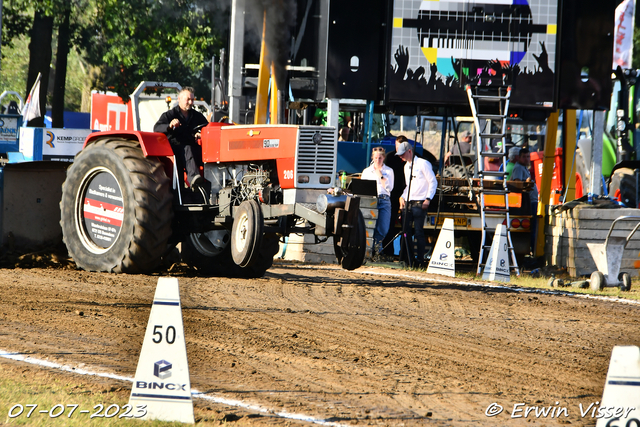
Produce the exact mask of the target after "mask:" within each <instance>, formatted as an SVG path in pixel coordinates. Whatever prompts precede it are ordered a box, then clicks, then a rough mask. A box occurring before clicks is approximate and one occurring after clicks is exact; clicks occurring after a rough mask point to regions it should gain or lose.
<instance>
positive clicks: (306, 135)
mask: <svg viewBox="0 0 640 427" xmlns="http://www.w3.org/2000/svg"><path fill="white" fill-rule="evenodd" d="M317 134H319V135H320V136H321V137H322V140H321V141H320V142H319V143H317V141H318V139H319V138H318V137H317V136H316V141H314V135H317ZM337 147H338V146H337V142H336V132H335V128H333V127H326V126H300V131H299V140H298V156H297V165H296V166H297V172H298V174H303V175H309V176H310V177H311V176H314V175H318V176H320V175H329V176H332V177H333V174H334V173H335V170H336V159H337ZM312 182H313V180H312V181H311V183H312ZM317 182H318V181H316V183H317Z"/></svg>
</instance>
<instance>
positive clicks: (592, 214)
mask: <svg viewBox="0 0 640 427" xmlns="http://www.w3.org/2000/svg"><path fill="white" fill-rule="evenodd" d="M629 215H631V216H640V209H593V208H580V209H573V210H570V211H565V212H563V213H561V214H560V215H553V214H552V213H550V212H549V213H548V214H547V221H546V225H545V259H546V261H547V265H556V266H558V267H566V268H567V271H568V273H569V274H570V275H571V276H572V277H579V276H588V275H591V273H593V272H594V271H596V270H597V268H596V264H595V262H594V261H593V258H592V257H591V253H590V252H589V248H588V247H587V243H600V244H602V243H604V240H605V238H606V237H607V233H608V232H609V228H610V227H611V223H612V222H613V220H614V219H616V218H619V217H621V216H629ZM636 224H637V222H634V221H623V222H618V223H617V224H616V226H615V229H614V230H613V232H612V234H611V235H612V236H622V237H626V236H628V235H629V233H630V232H631V230H633V228H634V227H635V225H636ZM620 262H621V264H620V270H621V271H626V272H628V273H629V274H631V276H635V275H638V274H639V273H640V232H637V233H636V234H635V235H634V236H633V237H632V238H631V240H630V241H629V244H628V245H627V247H626V249H625V250H624V253H623V256H622V260H621V261H620Z"/></svg>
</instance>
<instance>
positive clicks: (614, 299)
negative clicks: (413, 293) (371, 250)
mask: <svg viewBox="0 0 640 427" xmlns="http://www.w3.org/2000/svg"><path fill="white" fill-rule="evenodd" d="M296 268H309V269H313V270H320V269H324V270H342V268H340V267H338V266H336V267H331V266H315V267H307V266H296ZM352 273H359V274H370V275H372V276H391V277H403V278H406V279H411V280H416V281H420V282H436V283H446V284H448V285H462V286H477V287H480V288H495V289H505V290H509V291H514V292H524V293H530V294H546V295H561V296H568V297H575V298H587V299H595V300H600V301H609V302H617V303H621V304H631V305H640V301H638V300H631V299H625V298H617V297H607V296H603V295H591V294H579V293H575V292H565V291H558V290H553V291H552V290H546V289H540V288H521V287H517V286H508V285H494V284H492V283H486V282H481V283H478V282H467V281H459V280H446V279H436V278H433V277H423V276H412V275H410V274H398V273H386V272H383V271H376V270H371V269H367V268H366V267H365V268H364V269H363V270H354V271H352Z"/></svg>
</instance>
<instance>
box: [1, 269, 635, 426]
mask: <svg viewBox="0 0 640 427" xmlns="http://www.w3.org/2000/svg"><path fill="white" fill-rule="evenodd" d="M163 275H173V276H176V277H178V278H179V283H180V290H181V302H182V306H183V318H184V325H185V335H186V339H187V342H186V345H187V352H188V358H189V365H190V372H191V383H192V386H193V387H194V388H196V389H198V390H200V391H204V392H207V393H209V394H212V395H216V396H220V397H225V398H229V399H238V400H243V401H245V402H250V403H254V404H259V405H261V406H263V407H266V408H271V409H273V410H274V411H282V410H284V411H287V412H289V413H296V414H306V415H308V416H313V417H316V418H317V419H321V420H326V421H331V422H335V423H339V424H343V425H390V426H391V425H393V426H396V425H405V426H414V425H435V426H440V425H442V426H469V425H486V426H494V425H506V424H508V425H525V423H527V424H528V425H531V424H536V425H565V424H571V425H595V419H594V418H591V417H590V416H588V417H584V418H582V417H581V416H580V410H579V408H580V406H579V405H580V404H581V405H582V406H583V407H585V408H586V407H588V406H589V405H590V404H591V403H594V402H598V401H599V400H600V398H601V397H602V388H603V385H604V380H605V377H606V373H607V369H608V364H609V358H610V355H611V350H612V348H613V347H614V346H615V345H638V344H640V342H639V341H640V339H639V338H640V333H639V332H638V331H639V330H640V328H639V326H640V306H639V305H636V304H624V303H618V302H614V301H604V300H595V299H586V298H581V297H575V296H568V295H562V294H549V293H547V294H545V293H540V292H522V291H519V290H517V289H513V288H509V287H496V288H491V287H480V286H472V285H464V284H452V283H447V282H446V281H441V280H442V278H439V279H438V280H434V279H435V278H436V277H435V276H428V275H426V274H424V273H411V274H409V273H405V272H401V271H399V270H385V269H380V268H361V269H359V270H358V271H356V272H347V271H343V270H339V269H337V268H336V267H331V266H322V267H317V268H314V267H311V268H310V267H304V266H296V265H292V264H276V265H274V267H273V268H272V269H271V270H269V271H268V272H267V274H266V276H265V277H264V278H262V279H258V280H239V279H227V278H207V277H198V276H196V275H194V274H193V273H192V272H189V271H188V270H184V269H183V270H181V269H179V268H178V269H174V270H173V271H172V272H165V273H163ZM157 279H158V275H149V276H144V275H114V274H98V273H88V272H84V271H78V270H75V269H73V268H63V267H60V268H12V269H0V283H2V290H3V292H2V299H1V301H0V336H1V341H0V349H2V350H5V351H14V352H22V353H29V354H31V355H32V356H34V357H38V358H42V359H47V360H51V361H55V362H57V363H64V364H71V365H82V364H84V366H90V367H92V368H96V369H101V370H104V371H106V372H112V373H116V374H119V375H125V376H130V377H132V376H133V375H134V373H135V369H136V366H137V362H138V355H139V351H140V348H141V344H142V339H143V336H144V332H145V328H146V325H147V320H148V316H149V312H150V308H151V302H152V300H153V295H154V292H155V287H156V284H157ZM9 363H13V362H8V361H5V360H3V359H0V366H2V365H5V366H7V364H9ZM30 369H31V370H33V368H30ZM100 381H103V380H100ZM104 381H107V382H108V380H104ZM114 383H115V381H114ZM120 386H121V384H118V387H120ZM125 391H126V390H125ZM493 403H495V404H498V405H500V406H502V407H503V408H504V411H503V412H502V413H500V414H499V415H496V416H495V417H488V416H486V415H485V412H486V411H487V410H488V409H487V408H489V407H490V405H491V404H493ZM519 403H524V404H525V405H526V406H537V407H539V408H542V407H552V408H567V411H566V412H567V413H568V415H569V416H568V417H565V416H564V415H562V416H561V417H560V418H556V417H551V416H547V417H543V416H541V417H536V416H535V415H534V414H533V413H532V414H530V415H529V417H527V418H524V417H522V418H511V416H512V415H523V412H520V413H518V412H516V413H515V414H513V408H514V405H515V404H519ZM196 405H205V406H211V405H212V404H210V403H206V404H205V403H201V402H198V401H196ZM214 406H215V405H214ZM520 408H524V406H521V407H520ZM243 411H244V412H243V413H244V414H247V413H250V412H251V410H243ZM253 419H256V420H258V418H251V417H245V418H243V420H245V422H247V421H248V422H249V424H251V420H253ZM260 422H263V421H256V423H260ZM270 422H271V423H274V422H275V423H276V424H277V423H279V422H281V423H282V424H283V425H284V424H285V423H289V421H286V420H283V419H280V420H279V419H277V418H276V419H275V421H274V419H271V420H270ZM295 423H296V424H308V423H298V422H295Z"/></svg>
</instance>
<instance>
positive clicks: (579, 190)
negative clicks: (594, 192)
mask: <svg viewBox="0 0 640 427" xmlns="http://www.w3.org/2000/svg"><path fill="white" fill-rule="evenodd" d="M575 174H576V199H579V198H580V197H582V196H584V195H586V194H588V193H589V184H590V182H591V180H590V178H589V165H588V164H587V162H586V161H585V160H584V156H583V155H582V151H580V149H579V148H577V149H576V165H575Z"/></svg>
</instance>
